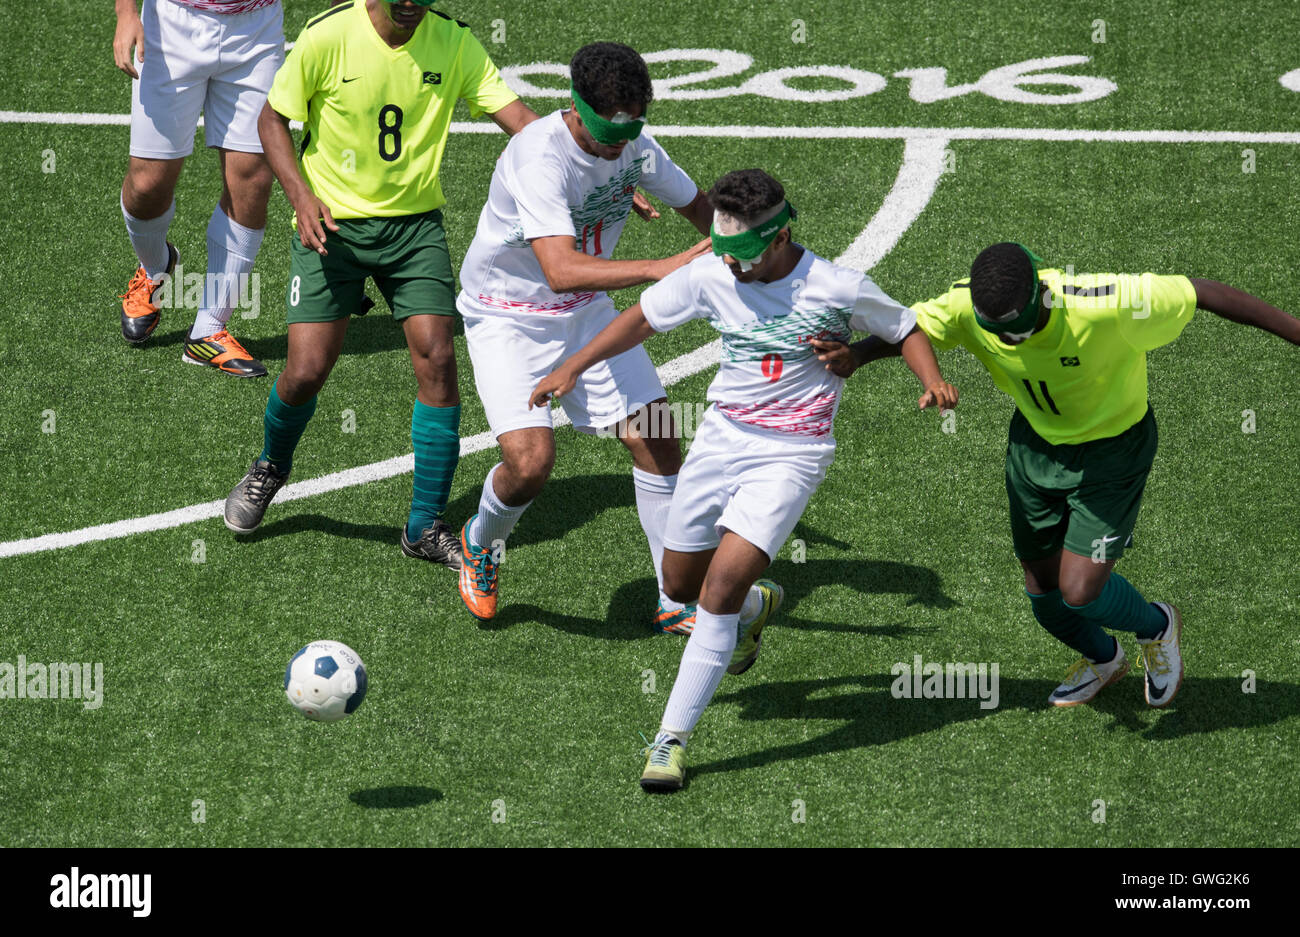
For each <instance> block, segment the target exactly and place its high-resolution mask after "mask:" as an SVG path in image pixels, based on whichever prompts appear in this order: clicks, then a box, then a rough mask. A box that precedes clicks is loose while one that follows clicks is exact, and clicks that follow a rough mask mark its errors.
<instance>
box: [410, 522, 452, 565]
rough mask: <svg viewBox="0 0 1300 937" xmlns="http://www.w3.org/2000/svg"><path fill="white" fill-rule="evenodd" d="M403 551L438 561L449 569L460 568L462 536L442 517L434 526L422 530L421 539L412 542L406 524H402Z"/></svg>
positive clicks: (431, 561)
mask: <svg viewBox="0 0 1300 937" xmlns="http://www.w3.org/2000/svg"><path fill="white" fill-rule="evenodd" d="M402 552H403V553H405V554H406V555H407V556H411V557H415V558H416V559H419V560H428V561H429V562H430V563H438V564H440V565H442V566H446V567H447V568H448V569H460V567H461V552H460V537H458V536H456V532H455V531H453V530H452V529H451V527H450V526H449V525H448V524H447V522H446V521H444V520H443V519H442V518H441V517H440V518H438V519H437V520H436V521H434V522H433V524H432V526H429V527H426V528H424V530H422V531H421V532H420V539H418V540H416V541H415V542H412V541H411V540H410V539H409V538H407V536H406V525H405V524H403V525H402Z"/></svg>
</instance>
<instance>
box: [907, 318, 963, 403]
mask: <svg viewBox="0 0 1300 937" xmlns="http://www.w3.org/2000/svg"><path fill="white" fill-rule="evenodd" d="M898 350H899V354H901V355H902V356H903V361H905V362H906V363H907V366H908V367H909V368H911V369H912V373H913V374H915V375H916V378H917V380H919V381H920V382H921V386H922V387H924V388H925V393H923V394H921V396H920V399H918V400H917V401H916V405H917V406H918V407H920V408H921V409H922V410H924V409H926V408H927V407H938V408H939V409H940V410H949V409H951V408H952V407H955V406H956V405H957V388H955V387H953V386H952V385H951V384H949V383H948V382H947V381H945V380H944V379H943V374H941V373H940V371H939V362H938V361H936V360H935V358H934V346H932V345H931V344H930V339H929V338H928V337H926V334H925V333H924V332H922V331H921V329H920V328H919V327H918V326H915V325H914V326H912V331H910V332H908V333H907V337H906V338H904V339H903V340H902V341H901V342H899V345H898Z"/></svg>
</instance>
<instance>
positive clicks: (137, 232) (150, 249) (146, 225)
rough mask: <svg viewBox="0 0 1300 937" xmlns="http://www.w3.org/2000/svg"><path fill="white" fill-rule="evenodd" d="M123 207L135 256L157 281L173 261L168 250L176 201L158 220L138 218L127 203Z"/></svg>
mask: <svg viewBox="0 0 1300 937" xmlns="http://www.w3.org/2000/svg"><path fill="white" fill-rule="evenodd" d="M119 201H121V200H120V199H119ZM121 205H122V219H123V220H124V221H125V222H126V233H127V236H128V237H129V238H130V239H131V247H132V248H133V249H134V250H135V256H136V258H137V259H138V260H139V261H140V266H142V267H144V272H145V274H146V275H147V276H148V277H149V279H151V280H157V279H158V278H159V277H160V276H162V275H163V274H164V273H166V272H167V261H168V260H170V259H171V258H170V257H169V256H168V250H167V229H168V228H170V227H171V224H172V218H173V216H175V214H176V200H175V199H172V203H171V206H170V207H169V208H168V209H167V210H166V211H165V212H163V213H162V214H161V215H159V216H158V217H157V218H149V219H144V218H137V217H136V216H135V215H133V214H131V213H130V212H129V211H127V210H126V203H125V202H121Z"/></svg>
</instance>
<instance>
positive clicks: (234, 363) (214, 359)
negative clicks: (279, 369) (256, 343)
mask: <svg viewBox="0 0 1300 937" xmlns="http://www.w3.org/2000/svg"><path fill="white" fill-rule="evenodd" d="M181 360H182V361H184V362H185V363H186V364H202V365H206V366H208V367H209V368H216V369H217V370H218V371H224V372H225V373H227V374H231V375H234V376H235V377H266V367H265V366H264V365H263V364H262V362H260V361H258V360H257V359H256V358H254V357H253V356H252V355H250V354H249V353H248V352H247V351H245V350H244V346H243V345H241V344H239V341H238V340H237V339H236V338H235V337H234V336H232V335H231V334H230V333H229V332H227V331H226V330H225V329H222V330H221V331H220V332H217V333H215V334H213V335H209V336H208V337H207V338H198V339H195V338H187V339H186V340H185V348H184V350H183V351H181Z"/></svg>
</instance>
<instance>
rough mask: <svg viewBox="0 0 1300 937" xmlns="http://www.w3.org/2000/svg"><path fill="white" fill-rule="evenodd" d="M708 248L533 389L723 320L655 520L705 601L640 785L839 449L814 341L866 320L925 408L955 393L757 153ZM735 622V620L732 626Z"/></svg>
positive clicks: (707, 688) (692, 718) (747, 632)
mask: <svg viewBox="0 0 1300 937" xmlns="http://www.w3.org/2000/svg"><path fill="white" fill-rule="evenodd" d="M708 197H709V200H710V202H711V203H712V206H713V208H714V211H715V212H716V214H715V215H714V222H713V231H712V241H713V254H712V255H709V256H705V257H701V258H699V259H697V260H695V261H694V262H692V263H691V264H690V265H688V266H686V267H684V268H683V269H681V270H679V271H677V272H676V273H674V274H672V275H671V276H669V277H667V278H665V279H664V280H662V281H660V282H659V283H658V284H656V285H654V286H652V287H650V288H649V289H647V290H646V291H645V292H644V293H643V294H642V295H641V301H640V303H638V304H637V305H635V306H633V307H632V308H630V309H628V310H626V311H625V312H624V313H623V314H622V315H620V316H619V317H618V318H617V319H616V320H614V322H612V323H611V324H610V325H609V326H607V327H606V328H605V329H604V330H603V331H602V332H601V333H600V334H599V335H597V336H596V337H595V338H594V339H593V340H592V342H591V343H590V344H589V345H587V346H586V347H585V348H583V349H582V350H581V351H579V352H578V353H577V354H576V355H574V356H573V357H571V358H569V359H568V360H567V361H565V362H564V364H563V365H561V366H560V368H559V369H558V370H557V371H556V372H555V373H554V374H551V375H549V376H548V377H546V378H545V379H543V380H542V381H541V383H539V384H538V385H537V387H536V388H535V389H534V391H533V394H532V397H531V398H530V400H529V402H530V404H532V405H535V406H545V404H546V401H547V400H548V399H550V398H551V397H560V398H561V399H564V398H565V397H566V396H567V395H568V394H570V393H572V391H573V390H574V388H575V387H576V386H578V385H579V382H580V381H581V380H582V375H583V373H584V372H586V371H587V369H589V368H591V367H593V366H594V365H596V364H597V363H598V362H601V361H604V360H605V359H607V358H610V357H611V356H614V355H618V354H621V353H624V352H626V350H627V349H629V348H635V347H636V346H637V345H639V344H640V343H641V342H643V341H645V340H646V338H648V337H649V336H650V335H652V334H653V333H655V332H663V331H667V330H668V329H672V328H676V327H677V326H679V325H681V324H683V323H685V322H688V321H690V320H691V319H701V318H702V319H706V320H708V322H709V324H710V325H712V326H713V327H714V328H715V329H717V330H718V331H719V332H720V333H722V365H721V367H720V368H719V369H718V374H717V377H715V378H714V380H713V383H712V384H710V385H709V393H708V399H709V402H710V403H711V404H712V406H710V407H709V409H708V411H707V413H706V414H705V417H704V420H703V421H702V422H701V424H700V427H699V430H698V432H697V433H696V436H695V440H694V442H693V443H692V444H691V451H690V455H689V456H688V457H687V459H686V464H685V465H684V466H683V467H682V471H681V476H680V479H679V481H678V483H677V490H676V492H675V493H674V495H673V499H672V506H671V508H670V510H669V512H668V524H667V528H666V530H665V531H664V538H663V539H664V559H663V575H664V586H665V589H666V591H667V593H668V595H669V596H671V597H672V598H673V599H676V600H677V601H679V602H695V601H696V600H697V599H698V602H699V605H698V609H697V611H696V616H695V630H694V632H693V633H692V634H691V638H690V641H688V642H687V644H686V649H685V651H684V652H683V654H682V663H681V667H680V669H679V670H678V673H677V680H676V682H674V684H673V689H672V693H671V694H670V695H669V697H668V706H667V709H666V710H665V712H664V718H663V723H662V726H661V728H660V730H659V734H658V735H657V736H655V740H654V742H653V743H652V744H651V745H650V746H649V748H648V750H647V751H648V758H647V761H646V767H645V772H644V774H643V775H642V776H641V786H642V787H643V788H644V789H645V790H647V791H675V790H677V789H679V788H680V787H681V786H682V784H683V782H684V780H685V776H686V759H685V749H686V743H687V740H688V739H689V738H690V735H691V732H692V731H693V730H694V728H695V724H696V722H697V721H698V720H699V718H700V715H701V714H702V713H703V712H704V707H705V706H707V705H708V702H709V700H710V699H711V698H712V696H713V693H714V691H715V690H716V689H717V688H718V684H719V683H720V682H721V681H722V675H723V673H724V671H725V672H726V673H732V674H740V673H744V672H745V671H746V670H748V669H749V668H750V667H751V666H752V665H753V663H754V660H755V659H756V658H757V657H758V651H759V646H760V644H761V641H762V634H761V632H762V630H763V626H764V625H766V624H767V622H768V621H769V620H770V619H771V617H772V614H773V613H774V612H775V611H776V610H777V608H779V607H780V605H781V601H782V599H783V597H784V593H783V592H782V590H781V587H780V586H778V585H777V584H776V583H774V582H772V581H771V580H768V579H759V578H758V577H759V576H760V575H761V574H762V573H763V571H764V570H765V569H767V567H768V566H769V565H770V564H771V562H772V560H773V559H774V558H775V557H776V555H777V553H778V551H779V550H780V549H781V545H782V544H783V543H785V539H786V537H788V536H789V535H790V531H792V530H793V529H794V526H795V524H796V523H798V521H799V516H800V515H801V514H802V513H803V509H804V507H805V506H806V505H807V504H808V499H809V498H811V497H812V494H813V492H814V491H816V490H817V486H818V485H819V484H820V483H821V480H822V479H823V478H824V477H825V475H826V470H827V468H829V467H830V464H831V461H832V459H833V458H834V456H835V438H834V437H833V436H832V435H831V423H832V421H833V420H834V419H835V411H836V410H837V409H838V407H839V401H840V390H841V389H842V388H843V386H844V379H843V378H840V377H837V376H836V375H835V374H833V373H831V372H830V371H829V370H828V366H827V365H824V364H823V363H822V362H821V361H819V360H818V358H817V354H818V350H819V346H822V345H823V343H824V342H827V341H841V342H842V341H845V336H847V335H849V333H850V332H851V331H860V332H870V333H872V334H873V335H877V336H879V337H880V338H881V339H883V340H884V341H886V342H888V343H890V344H893V345H900V346H901V353H902V356H903V359H904V360H905V361H906V362H907V365H908V367H910V368H911V369H912V371H913V373H915V374H916V376H917V377H918V378H919V379H920V381H921V384H922V386H923V387H924V388H925V392H924V393H923V394H922V395H921V398H920V399H919V400H918V404H919V406H920V407H921V409H925V408H926V407H929V406H938V407H940V408H941V409H942V408H948V407H952V406H953V405H954V404H956V402H957V391H956V390H955V389H954V388H953V387H952V385H951V384H948V383H946V382H945V381H944V379H943V376H942V375H941V374H940V372H939V366H938V364H937V363H936V362H935V358H934V350H933V349H932V348H931V347H930V342H929V339H927V338H926V336H925V334H924V333H923V332H921V331H920V330H918V329H917V327H916V316H915V314H913V313H912V311H911V310H910V309H907V308H906V307H904V306H902V305H900V304H899V303H897V302H895V301H894V300H893V299H891V298H890V297H889V296H887V295H885V293H884V292H882V291H881V289H880V287H878V286H877V285H876V284H875V283H874V282H873V281H872V279H871V278H870V277H868V276H866V275H864V274H862V273H860V272H858V271H856V270H850V269H847V268H845V267H839V266H836V265H835V264H833V263H831V262H830V261H828V260H824V259H822V258H821V257H818V256H817V255H816V254H814V253H813V252H812V251H810V250H808V249H807V248H804V247H801V246H800V245H798V244H796V243H794V242H793V241H792V240H791V239H790V228H789V224H790V221H791V219H792V218H793V217H794V215H795V212H794V209H793V208H792V207H791V206H790V203H789V202H787V201H786V198H785V191H784V189H783V188H782V187H781V184H780V183H779V182H777V181H776V180H775V179H773V178H772V177H771V176H769V175H768V174H767V173H765V172H763V171H761V170H758V169H746V170H742V171H740V172H732V173H728V174H727V175H725V176H723V177H722V178H721V179H719V180H718V182H717V184H716V185H714V187H713V189H712V190H711V191H710V192H709V196H708ZM738 632H740V633H738Z"/></svg>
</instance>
